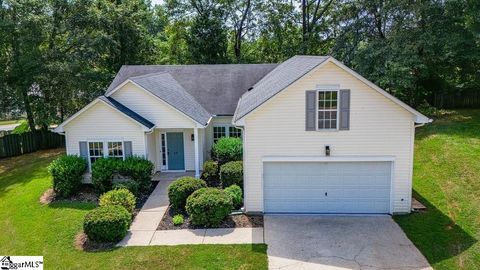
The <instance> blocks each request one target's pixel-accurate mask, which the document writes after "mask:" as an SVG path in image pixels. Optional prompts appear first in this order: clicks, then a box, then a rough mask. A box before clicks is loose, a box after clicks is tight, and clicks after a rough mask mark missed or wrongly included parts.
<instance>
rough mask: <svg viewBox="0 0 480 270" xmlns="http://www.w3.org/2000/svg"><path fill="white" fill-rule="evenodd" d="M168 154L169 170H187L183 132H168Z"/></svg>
mask: <svg viewBox="0 0 480 270" xmlns="http://www.w3.org/2000/svg"><path fill="white" fill-rule="evenodd" d="M167 156H168V169H169V170H172V171H177V170H185V160H184V154H183V133H182V132H167Z"/></svg>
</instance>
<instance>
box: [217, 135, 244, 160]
mask: <svg viewBox="0 0 480 270" xmlns="http://www.w3.org/2000/svg"><path fill="white" fill-rule="evenodd" d="M212 157H213V158H214V159H215V160H217V161H218V163H219V164H224V163H227V162H230V161H237V160H242V157H243V146H242V139H240V138H233V137H228V138H227V137H224V138H220V140H218V141H217V143H215V144H214V145H213V147H212Z"/></svg>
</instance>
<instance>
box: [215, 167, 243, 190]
mask: <svg viewBox="0 0 480 270" xmlns="http://www.w3.org/2000/svg"><path fill="white" fill-rule="evenodd" d="M220 181H221V182H222V186H223V187H229V186H231V185H237V186H239V187H241V188H243V162H242V161H231V162H228V163H225V164H223V165H222V166H220Z"/></svg>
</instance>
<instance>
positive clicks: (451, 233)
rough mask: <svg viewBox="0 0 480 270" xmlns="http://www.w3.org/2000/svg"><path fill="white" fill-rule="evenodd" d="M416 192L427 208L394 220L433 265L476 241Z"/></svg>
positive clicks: (455, 254) (456, 253) (457, 253)
mask: <svg viewBox="0 0 480 270" xmlns="http://www.w3.org/2000/svg"><path fill="white" fill-rule="evenodd" d="M413 193H414V197H415V198H416V199H417V200H419V201H420V202H421V203H423V204H424V205H425V206H426V207H427V210H426V211H425V212H419V213H412V214H409V215H405V216H394V219H395V221H396V222H397V223H398V224H399V225H400V226H401V227H402V229H403V231H404V232H405V233H406V234H407V236H408V238H409V239H410V240H411V241H412V242H413V243H414V244H415V246H416V247H417V248H418V249H419V250H420V251H421V252H422V253H423V255H424V256H425V257H426V258H427V260H428V261H429V262H430V263H431V264H435V263H438V262H441V261H443V260H446V259H450V258H452V257H455V256H457V255H459V254H461V253H462V252H464V251H465V250H467V249H468V248H470V247H471V246H472V245H474V244H475V243H476V242H477V239H475V238H474V237H473V236H472V235H470V234H469V233H467V232H465V231H464V230H463V229H462V228H461V227H460V226H459V225H457V224H456V223H455V222H454V221H452V219H450V218H449V217H448V216H447V215H445V214H444V213H443V212H442V211H440V210H439V209H437V208H436V207H435V206H434V205H432V204H431V203H430V202H429V201H428V200H427V199H425V198H424V197H422V196H421V195H420V194H418V193H417V192H415V191H413Z"/></svg>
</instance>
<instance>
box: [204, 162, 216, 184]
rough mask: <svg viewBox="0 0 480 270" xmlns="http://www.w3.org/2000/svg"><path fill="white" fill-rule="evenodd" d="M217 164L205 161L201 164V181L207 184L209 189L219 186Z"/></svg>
mask: <svg viewBox="0 0 480 270" xmlns="http://www.w3.org/2000/svg"><path fill="white" fill-rule="evenodd" d="M218 173H219V167H218V162H216V161H214V160H207V161H205V163H203V172H202V177H201V178H202V179H203V180H205V182H207V185H208V186H209V187H217V186H219V185H220V175H219V174H218Z"/></svg>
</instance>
